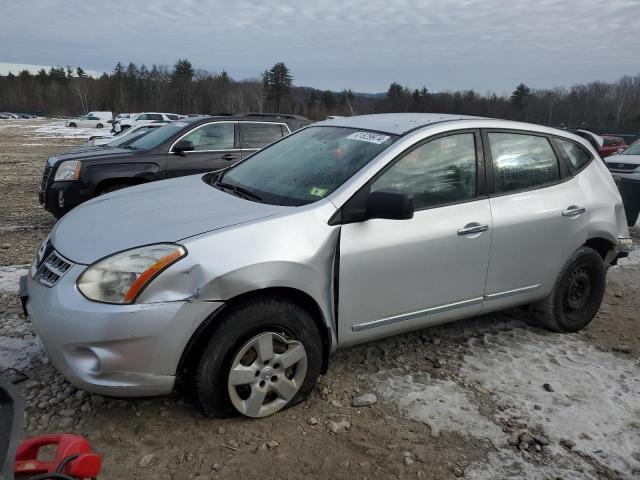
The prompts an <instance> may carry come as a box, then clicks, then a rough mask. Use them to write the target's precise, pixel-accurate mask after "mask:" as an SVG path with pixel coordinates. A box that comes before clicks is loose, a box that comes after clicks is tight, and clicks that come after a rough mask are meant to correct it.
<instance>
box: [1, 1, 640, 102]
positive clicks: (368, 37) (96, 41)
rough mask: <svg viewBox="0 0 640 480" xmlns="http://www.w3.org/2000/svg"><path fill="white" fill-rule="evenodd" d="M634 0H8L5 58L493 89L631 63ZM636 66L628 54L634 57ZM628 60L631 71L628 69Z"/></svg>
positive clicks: (546, 83)
mask: <svg viewBox="0 0 640 480" xmlns="http://www.w3.org/2000/svg"><path fill="white" fill-rule="evenodd" d="M637 6H638V4H637V0H617V1H616V2H601V1H599V0H582V1H580V2H567V1H566V0H538V1H536V2H531V1H521V0H512V1H507V0H502V1H497V0H484V1H481V0H458V1H444V0H421V1H419V2H416V1H407V0H393V1H391V0H386V1H383V0H368V1H367V2H362V1H361V0H360V1H355V0H340V1H338V0H325V1H322V0H320V1H316V2H309V1H308V0H307V1H301V0H299V1H291V0H278V1H275V0H262V1H255V0H237V1H235V2H222V1H205V0H155V1H153V2H143V1H129V2H127V3H125V2H109V1H106V2H86V1H79V0H66V1H60V0H24V1H21V2H9V3H5V5H3V15H2V18H1V19H0V61H4V62H15V63H34V64H45V65H49V64H54V65H55V64H62V65H66V64H71V65H81V66H83V68H87V69H90V70H98V71H100V70H105V69H106V70H111V69H112V68H113V65H114V64H115V63H116V62H117V61H123V62H128V61H134V62H136V63H146V64H151V63H164V64H172V63H173V62H174V61H175V60H176V59H177V58H183V57H186V58H189V59H190V60H191V61H192V63H193V64H194V65H195V66H196V67H198V68H204V69H208V70H212V71H220V70H222V69H226V70H227V71H228V72H229V73H230V74H231V75H232V76H234V77H236V78H244V77H250V76H256V75H259V73H260V72H261V71H263V70H264V69H265V68H267V67H269V66H270V65H272V64H273V63H275V62H276V61H284V62H285V63H287V65H289V67H290V68H291V70H292V72H293V74H294V76H295V81H296V84H298V85H300V84H304V85H311V86H317V87H320V88H332V89H341V88H345V87H350V88H352V89H354V90H358V91H380V90H384V89H386V87H387V86H388V84H389V83H390V82H392V81H399V82H401V83H403V84H407V85H410V86H413V87H417V86H422V85H426V86H427V87H428V88H430V89H432V90H443V89H459V88H475V89H476V90H480V91H485V90H488V89H492V90H496V91H498V92H501V91H502V90H505V89H507V90H510V89H512V88H513V86H514V85H515V84H517V83H519V82H520V81H524V82H525V83H527V84H530V85H532V86H535V87H553V86H556V85H567V84H571V83H574V82H580V81H589V80H595V79H613V78H616V77H618V76H620V75H623V74H625V73H631V74H634V73H637V71H638V70H640V66H639V65H638V63H637V60H636V57H635V56H634V55H633V54H631V55H630V53H629V46H630V45H640V28H638V26H636V25H637V24H636V22H635V21H634V19H633V18H632V15H633V12H634V10H636V8H637ZM634 63H635V64H634ZM634 70H635V71H634Z"/></svg>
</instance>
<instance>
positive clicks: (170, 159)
mask: <svg viewBox="0 0 640 480" xmlns="http://www.w3.org/2000/svg"><path fill="white" fill-rule="evenodd" d="M236 127H237V122H212V123H205V124H203V125H199V126H197V127H195V128H194V129H193V130H191V131H190V132H189V133H186V134H185V135H183V136H182V137H181V138H179V139H178V140H176V143H177V142H178V141H180V140H186V141H190V142H192V143H193V148H194V150H193V151H191V152H183V153H182V154H176V153H174V152H172V150H171V149H170V150H169V154H168V156H167V177H169V178H172V177H181V176H184V175H192V174H196V173H203V172H211V171H215V170H221V169H223V168H227V167H230V166H231V165H233V164H234V163H236V162H238V161H239V160H240V148H238V144H237V138H236V137H237V135H236Z"/></svg>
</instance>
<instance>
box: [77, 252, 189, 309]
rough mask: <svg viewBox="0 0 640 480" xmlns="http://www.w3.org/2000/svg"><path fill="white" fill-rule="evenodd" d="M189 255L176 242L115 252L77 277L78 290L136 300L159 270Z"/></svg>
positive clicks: (112, 299) (99, 297) (104, 298)
mask: <svg viewBox="0 0 640 480" xmlns="http://www.w3.org/2000/svg"><path fill="white" fill-rule="evenodd" d="M186 254H187V250H186V249H185V248H184V247H182V246H180V245H175V244H173V243H159V244H157V245H148V246H146V247H139V248H134V249H132V250H127V251H125V252H121V253H116V254H115V255H112V256H110V257H107V258H105V259H104V260H100V261H99V262H97V263H95V264H93V265H91V266H90V267H89V268H87V269H86V270H85V271H84V273H83V274H82V275H81V276H80V278H79V279H78V289H79V290H80V292H82V294H83V295H84V296H85V297H87V298H88V299H89V300H95V301H97V302H106V303H133V301H134V300H135V299H136V298H137V297H138V295H139V294H140V292H142V290H143V289H144V288H145V287H146V286H147V285H148V284H149V283H150V282H151V280H153V279H154V278H155V277H156V276H157V275H158V274H159V273H160V272H162V271H163V270H164V269H165V268H167V267H169V266H170V265H172V264H173V263H175V262H177V261H178V260H180V259H181V258H182V257H184V256H185V255H186Z"/></svg>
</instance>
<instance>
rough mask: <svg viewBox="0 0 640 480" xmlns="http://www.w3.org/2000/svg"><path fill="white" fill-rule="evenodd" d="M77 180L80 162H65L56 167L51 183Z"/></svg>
mask: <svg viewBox="0 0 640 480" xmlns="http://www.w3.org/2000/svg"><path fill="white" fill-rule="evenodd" d="M78 178H80V160H67V161H66V162H62V163H61V164H60V165H59V166H58V169H57V170H56V176H55V177H53V181H54V182H55V181H59V180H78Z"/></svg>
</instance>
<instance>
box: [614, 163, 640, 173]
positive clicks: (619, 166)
mask: <svg viewBox="0 0 640 480" xmlns="http://www.w3.org/2000/svg"><path fill="white" fill-rule="evenodd" d="M607 167H609V170H616V171H620V172H630V171H631V170H635V169H636V168H638V167H640V165H637V164H634V163H618V162H608V163H607Z"/></svg>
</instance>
